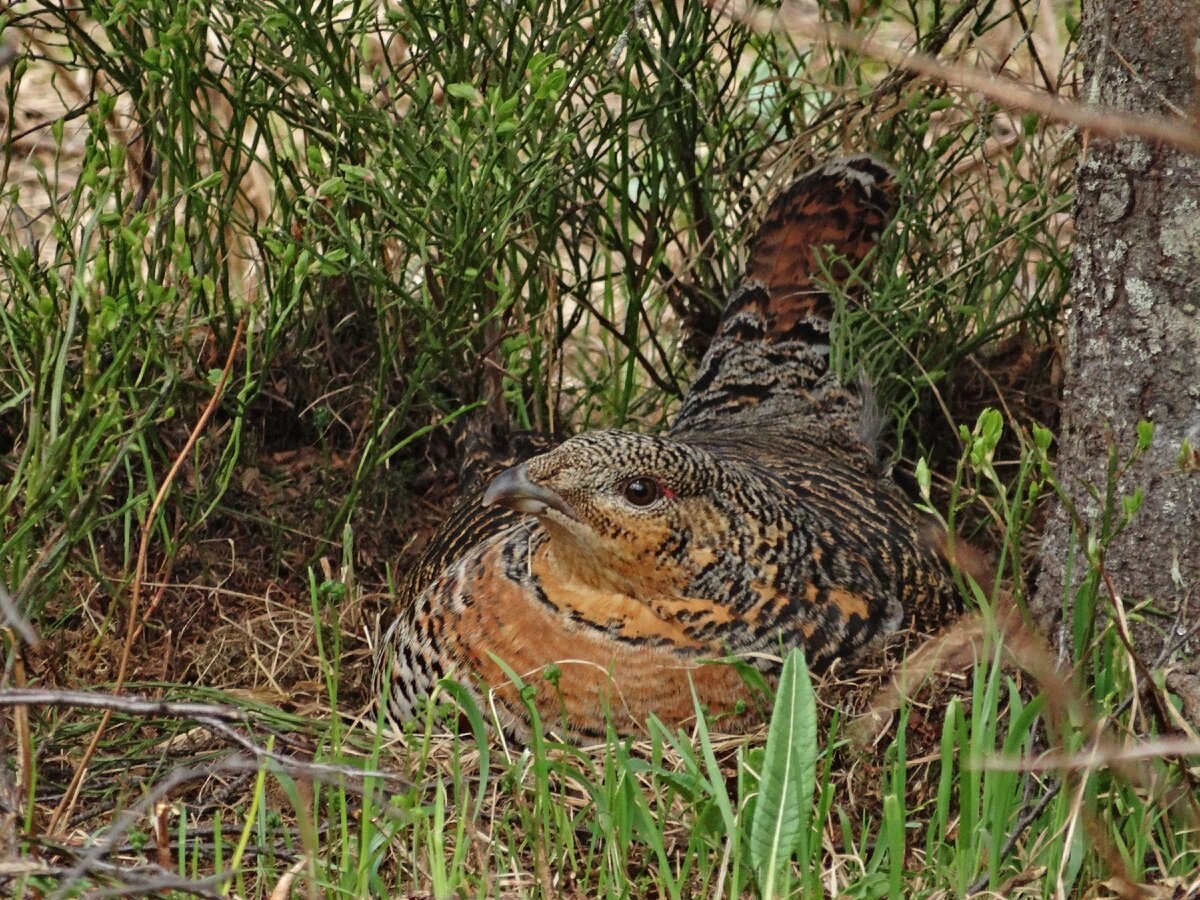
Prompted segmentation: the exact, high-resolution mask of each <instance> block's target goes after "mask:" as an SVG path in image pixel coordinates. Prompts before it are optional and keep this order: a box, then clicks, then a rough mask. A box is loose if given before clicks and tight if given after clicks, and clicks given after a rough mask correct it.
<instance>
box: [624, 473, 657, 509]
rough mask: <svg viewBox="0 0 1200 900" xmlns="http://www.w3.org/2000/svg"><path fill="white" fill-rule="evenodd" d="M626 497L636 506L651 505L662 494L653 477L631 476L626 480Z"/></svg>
mask: <svg viewBox="0 0 1200 900" xmlns="http://www.w3.org/2000/svg"><path fill="white" fill-rule="evenodd" d="M624 494H625V499H626V500H628V501H629V502H630V503H632V504H633V505H634V506H649V505H650V504H651V503H653V502H654V501H655V500H657V499H658V498H659V496H660V495H661V494H662V490H661V489H660V488H659V486H658V482H657V481H655V480H654V479H653V478H630V479H629V480H628V481H627V482H625V488H624Z"/></svg>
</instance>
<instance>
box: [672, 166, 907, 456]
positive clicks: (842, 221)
mask: <svg viewBox="0 0 1200 900" xmlns="http://www.w3.org/2000/svg"><path fill="white" fill-rule="evenodd" d="M894 188H895V182H894V178H893V174H892V172H891V170H890V169H888V168H887V167H886V166H884V165H882V164H881V163H879V162H877V161H875V160H874V159H872V158H871V157H869V156H865V155H864V156H852V157H847V158H841V159H834V160H830V161H828V162H825V163H823V164H822V165H820V166H818V167H817V168H815V169H812V170H811V171H809V172H807V173H805V174H804V175H802V176H800V178H798V179H797V180H796V181H795V182H793V183H792V185H791V186H790V187H788V188H787V189H786V190H785V191H784V192H783V193H782V194H780V195H779V196H778V197H777V198H776V199H775V200H774V202H773V203H772V204H771V206H770V208H769V209H768V210H767V214H766V217H765V218H764V219H763V223H762V225H761V226H760V227H759V230H758V233H757V235H756V236H755V238H754V240H753V242H752V244H751V250H750V258H749V260H748V262H747V263H746V273H745V275H744V276H743V278H742V281H741V284H740V285H739V286H738V288H737V289H736V290H735V291H734V292H733V294H732V295H731V297H730V298H729V302H728V304H727V306H726V308H725V313H724V315H723V316H722V318H721V324H720V326H719V328H718V330H717V334H716V336H715V337H714V338H713V342H712V344H711V345H710V347H709V350H708V352H707V353H706V354H705V356H704V359H703V360H702V361H701V363H700V368H699V371H698V372H697V375H696V378H695V380H694V381H693V383H692V386H691V389H690V390H689V391H688V394H687V396H686V397H685V398H684V401H683V405H682V407H681V409H680V412H679V416H678V418H677V419H676V422H675V425H674V427H673V428H672V431H673V432H674V433H682V432H687V431H690V430H694V429H698V428H699V429H712V428H719V427H725V426H731V425H734V424H738V423H743V424H744V423H746V422H753V421H762V420H764V419H771V420H777V419H778V418H779V417H781V416H782V417H787V418H789V419H793V418H794V417H797V416H800V417H804V418H805V419H810V420H811V421H810V422H806V423H805V426H804V427H806V428H811V427H813V423H815V422H823V423H826V424H836V422H837V421H839V420H841V419H844V420H846V421H848V422H850V423H852V427H857V423H858V421H859V419H860V417H861V409H862V404H861V401H860V400H859V399H858V398H857V397H856V396H855V395H854V394H853V392H852V391H850V390H848V389H847V387H846V386H845V385H843V384H841V383H840V382H839V381H838V380H837V378H836V377H834V376H833V375H832V373H830V371H829V345H830V320H831V318H832V316H833V299H832V298H831V297H830V295H829V293H828V292H827V291H826V290H825V288H824V287H823V286H822V285H824V284H828V283H829V281H830V280H832V281H834V282H842V283H844V282H847V281H848V280H849V279H850V278H851V277H852V275H853V274H854V272H856V271H857V270H858V269H859V268H860V267H861V266H862V264H863V261H864V260H865V259H866V257H867V256H868V254H869V253H870V252H871V249H872V248H873V247H874V246H875V245H876V243H877V242H878V240H879V236H880V235H881V234H882V232H883V230H884V228H885V227H886V225H887V223H888V219H889V218H890V216H891V213H892V210H893V208H894V206H895V190H894ZM823 262H824V263H825V264H824V265H822V263H823ZM821 430H824V425H822V426H821ZM830 436H831V437H833V435H830ZM861 442H863V441H862V440H861V435H860V443H861Z"/></svg>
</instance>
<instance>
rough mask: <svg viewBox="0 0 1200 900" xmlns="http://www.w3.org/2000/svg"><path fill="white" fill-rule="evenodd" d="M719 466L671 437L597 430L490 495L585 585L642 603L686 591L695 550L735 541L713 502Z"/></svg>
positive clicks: (507, 474) (538, 460) (504, 476)
mask: <svg viewBox="0 0 1200 900" xmlns="http://www.w3.org/2000/svg"><path fill="white" fill-rule="evenodd" d="M720 472H721V468H720V466H718V465H716V464H715V460H714V459H713V457H711V456H710V455H709V454H708V453H707V452H705V451H704V450H700V449H697V448H694V447H689V446H687V445H684V444H681V443H679V442H677V441H672V440H670V439H669V438H662V437H656V436H652V435H641V434H633V433H630V432H623V431H600V432H592V433H589V434H584V435H580V436H578V437H575V438H571V439H570V440H568V441H566V442H565V443H563V444H561V445H560V446H558V447H556V448H555V449H554V450H551V451H550V452H549V453H545V454H542V455H541V456H536V457H534V458H533V459H531V460H529V461H528V462H525V463H522V464H521V465H519V466H514V467H513V468H510V469H507V470H505V471H504V472H502V473H501V474H500V475H498V476H496V478H495V479H494V480H493V481H492V483H491V485H490V486H489V487H488V489H487V492H486V493H485V494H484V496H483V503H484V505H485V506H492V505H496V506H503V507H506V508H508V509H511V510H514V511H515V512H519V513H524V514H526V515H531V516H536V517H537V518H538V520H539V521H540V522H541V524H542V526H543V528H544V529H545V530H546V532H547V534H548V535H549V537H550V542H551V551H552V553H553V555H554V557H555V559H556V560H557V561H558V562H559V564H560V565H562V566H563V567H564V568H566V569H569V570H570V574H571V575H573V576H574V577H576V578H577V579H578V580H580V581H583V582H585V583H588V584H591V585H593V586H596V587H607V588H612V589H617V590H622V591H625V592H627V593H631V594H635V595H643V594H654V593H670V592H672V591H678V590H681V589H682V588H683V586H684V585H686V584H687V581H688V579H689V578H690V577H691V576H692V575H693V574H694V569H695V567H696V565H697V564H699V563H695V561H694V560H692V559H691V557H692V556H693V551H694V550H695V549H697V548H698V547H701V546H702V545H704V544H706V543H708V541H707V540H706V539H705V538H706V537H707V536H711V537H712V538H713V539H716V538H717V536H718V535H720V534H722V533H724V534H726V535H728V533H729V528H728V522H725V521H722V520H724V518H725V517H724V516H723V515H721V514H720V513H719V511H718V510H717V505H716V504H715V503H714V499H715V498H716V496H717V494H718V493H719V491H720V483H719V480H720Z"/></svg>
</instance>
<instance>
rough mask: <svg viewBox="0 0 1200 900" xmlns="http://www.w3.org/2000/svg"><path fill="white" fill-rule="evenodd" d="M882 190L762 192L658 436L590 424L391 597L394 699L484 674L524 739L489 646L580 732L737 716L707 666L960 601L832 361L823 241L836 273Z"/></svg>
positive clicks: (938, 611) (937, 611) (472, 507)
mask: <svg viewBox="0 0 1200 900" xmlns="http://www.w3.org/2000/svg"><path fill="white" fill-rule="evenodd" d="M891 185H892V178H891V173H890V172H889V171H888V170H887V169H886V168H884V167H883V166H881V165H880V164H879V163H877V162H875V161H874V160H872V159H870V158H869V157H865V156H860V157H854V158H849V159H842V160H834V161H831V162H828V163H826V164H824V165H822V166H820V167H818V168H816V169H814V170H813V171H811V172H809V173H807V174H805V175H803V176H802V177H801V178H800V179H798V180H797V181H796V182H795V183H794V184H793V185H792V186H791V187H790V188H788V189H787V190H786V191H785V192H784V193H783V194H782V195H781V196H780V197H779V198H777V199H776V200H775V202H774V203H773V204H772V206H771V207H770V209H769V211H768V213H767V215H766V217H765V219H764V222H763V224H762V226H761V228H760V230H759V232H758V235H757V236H756V238H755V241H754V244H753V246H752V250H751V254H750V259H749V262H748V263H747V267H746V275H745V277H744V279H743V281H742V283H741V285H740V286H739V287H738V288H737V289H736V290H735V291H734V293H733V295H732V296H731V298H730V300H729V303H728V306H727V308H726V312H725V315H724V317H723V319H722V321H721V325H720V328H719V330H718V333H717V335H716V337H715V338H714V340H713V342H712V345H711V347H710V348H709V350H708V352H707V354H706V355H705V357H704V359H703V360H702V362H701V364H700V367H699V370H698V372H697V375H696V378H695V380H694V382H693V385H692V387H691V390H690V391H689V393H688V395H687V397H686V398H685V399H684V402H683V405H682V407H681V410H680V413H679V416H678V418H677V420H676V421H675V423H674V425H673V426H672V427H671V429H670V430H669V432H668V433H667V434H666V435H662V436H655V435H642V434H634V433H631V432H624V431H599V432H593V433H588V434H583V435H580V436H577V437H574V438H571V439H569V440H567V441H565V442H563V443H562V444H561V445H559V446H557V447H554V448H553V449H548V450H546V452H541V453H539V454H538V455H533V456H532V457H531V458H529V459H527V460H526V461H525V462H522V463H520V464H518V465H516V466H514V467H512V468H509V469H506V470H505V471H503V472H501V473H499V474H497V475H496V476H495V477H494V478H492V479H491V481H490V483H488V482H486V479H484V480H482V481H481V483H480V484H478V485H477V486H475V487H473V488H471V489H469V490H468V491H467V492H466V494H465V495H464V496H463V498H462V499H461V500H460V502H459V503H458V505H457V506H456V508H455V510H454V511H453V512H452V513H451V515H450V516H449V518H448V519H447V521H446V523H445V525H444V526H443V528H442V529H441V530H440V531H439V533H438V535H437V536H436V537H435V538H434V540H433V542H432V544H431V546H430V548H429V550H428V551H427V552H426V554H425V557H424V558H423V559H422V561H421V562H420V563H419V564H418V565H417V566H416V567H415V568H414V570H413V572H412V573H410V576H409V577H408V579H407V580H406V581H405V583H404V586H403V588H402V590H401V592H400V596H399V597H398V598H397V616H396V620H395V622H394V623H392V626H391V628H390V629H389V631H388V634H387V635H386V637H385V639H384V641H383V642H382V647H383V650H384V653H383V654H381V657H380V660H379V661H378V663H377V666H378V671H379V688H380V691H381V697H382V699H383V701H384V702H385V703H386V704H387V708H388V711H389V714H391V715H393V716H395V717H397V718H405V717H408V716H410V715H411V714H412V713H413V711H414V709H415V706H416V704H417V703H418V702H419V701H420V698H421V697H422V696H423V695H425V694H426V693H427V692H428V691H429V690H431V688H432V687H433V685H434V684H435V683H436V681H437V679H439V678H440V677H442V676H444V675H455V676H456V677H458V678H459V679H460V680H462V681H463V682H464V683H465V684H467V685H468V687H470V688H471V689H473V690H476V691H478V692H479V694H478V696H479V697H480V698H481V699H482V696H483V692H484V691H485V690H486V689H492V690H494V691H495V701H496V703H497V707H498V708H499V709H500V710H501V714H502V717H503V720H504V724H505V726H506V728H508V729H509V730H511V731H512V732H513V733H515V734H517V735H518V736H519V735H521V734H522V733H524V730H525V728H526V724H527V714H526V711H525V708H524V706H523V704H522V702H521V700H520V698H518V697H517V696H516V693H515V691H514V689H513V688H512V686H511V684H510V682H509V679H508V678H507V676H506V675H505V674H504V671H503V669H502V668H501V666H500V665H499V664H498V662H497V659H499V660H503V661H504V662H505V663H507V664H508V665H509V666H510V667H511V668H512V669H513V670H514V671H516V672H517V673H518V674H520V675H521V676H522V677H523V678H524V679H525V680H526V681H527V682H528V683H529V684H531V685H533V686H535V688H536V691H537V698H536V703H537V706H538V709H539V712H540V713H541V715H542V716H543V718H544V719H545V721H546V722H547V724H548V725H549V726H550V727H552V728H554V729H556V730H558V731H560V733H562V734H563V735H564V736H565V737H567V738H569V739H572V740H576V741H583V740H588V739H592V738H597V737H600V736H602V735H603V734H604V731H605V727H606V722H607V721H609V717H611V721H612V722H613V723H614V724H615V725H616V727H617V728H618V730H620V731H624V732H628V731H633V730H635V729H637V728H639V727H640V726H641V725H642V724H643V723H644V722H645V720H646V719H647V718H648V716H650V715H651V714H654V715H657V716H658V717H659V718H660V719H663V720H664V721H667V722H669V723H680V722H683V721H685V720H687V719H689V718H690V717H692V716H693V715H694V708H695V707H694V701H693V698H692V690H693V688H694V690H695V692H696V696H697V697H699V699H700V700H701V702H702V703H703V704H704V705H705V706H706V707H707V708H708V709H709V711H710V712H712V713H714V714H717V715H720V716H722V717H724V718H723V722H724V725H725V726H726V727H731V728H739V727H744V726H747V725H749V724H751V723H752V722H754V721H757V720H758V718H759V716H760V714H761V710H760V709H758V708H757V707H756V706H755V705H754V698H753V697H751V696H750V694H749V693H748V691H747V689H746V687H745V684H744V679H743V678H742V677H741V675H740V674H739V673H738V672H737V671H736V669H735V668H733V667H731V666H722V665H716V666H714V665H707V664H706V661H708V660H713V659H719V658H721V657H723V656H726V655H730V654H732V655H736V656H741V657H743V658H745V659H747V660H749V661H750V662H751V663H752V664H753V665H755V666H757V667H759V668H760V669H762V670H763V671H764V672H767V673H768V674H770V673H771V672H772V671H773V665H774V663H773V662H772V659H773V658H774V657H776V656H777V655H778V654H779V653H780V652H781V651H783V650H786V649H787V648H789V647H791V646H796V645H801V646H803V647H804V648H805V650H806V653H807V655H808V658H809V661H810V663H811V664H813V665H815V666H818V667H819V666H824V665H828V664H829V663H831V662H832V661H833V660H837V659H844V660H847V661H851V662H852V661H854V660H855V659H857V658H860V657H861V655H862V654H863V652H864V651H866V650H867V649H868V648H870V647H871V646H872V645H873V644H874V643H876V642H877V640H878V639H879V638H881V637H882V636H883V635H886V634H887V633H889V632H891V631H895V630H896V629H898V628H900V627H901V626H902V625H903V624H904V623H905V622H915V623H916V624H919V625H921V626H924V627H931V626H934V625H936V624H938V622H940V621H941V620H942V619H944V618H945V617H946V616H948V615H949V614H951V613H952V611H953V610H954V609H955V608H956V604H957V594H956V591H955V587H954V584H953V580H952V577H951V573H950V569H949V566H948V563H947V561H946V552H945V540H944V537H945V536H944V535H941V534H939V533H938V531H937V528H936V527H933V526H932V525H931V523H930V522H927V521H925V520H923V519H922V517H920V516H919V515H918V513H917V512H916V511H915V510H914V509H913V508H912V505H911V502H910V501H909V500H908V498H907V497H905V496H904V495H903V493H902V492H901V491H900V490H899V489H898V487H897V486H896V485H895V484H894V483H893V482H892V481H891V480H890V479H889V478H887V477H886V476H884V475H882V474H880V473H879V472H878V470H877V467H876V447H875V445H874V435H873V434H870V433H864V427H863V422H864V421H865V420H870V418H871V416H870V410H869V409H867V410H865V411H864V404H863V401H862V399H861V398H860V397H859V396H858V395H856V394H855V393H854V392H853V391H852V390H850V389H849V388H848V387H847V386H846V385H843V384H842V383H841V382H840V381H838V379H837V378H836V377H835V376H834V374H833V373H832V372H831V371H830V369H829V328H830V320H831V316H832V312H833V309H832V302H831V300H830V298H829V296H828V295H827V294H826V293H825V292H824V291H823V290H821V289H820V287H819V286H818V279H817V274H818V269H817V249H818V248H820V247H823V246H826V245H831V246H832V248H833V250H834V251H835V253H836V254H838V255H839V262H837V264H836V265H834V267H833V268H832V269H831V272H830V274H831V275H832V276H833V277H835V278H846V277H847V276H848V274H849V272H850V268H851V267H856V266H858V265H860V264H861V263H862V262H863V260H864V259H865V258H866V256H867V255H868V253H869V252H870V250H871V248H872V247H873V246H874V245H875V242H876V240H877V239H878V237H879V234H880V232H881V231H882V230H883V228H884V227H885V226H886V223H887V219H888V216H889V215H890V212H891V209H892V207H893V197H892V194H891ZM869 430H870V429H867V431H869ZM538 449H543V448H541V447H539V448H538ZM551 665H553V666H555V667H557V672H558V674H557V676H556V677H555V678H554V679H553V680H547V679H546V678H544V677H543V676H544V675H545V673H546V672H547V670H548V668H549V667H550V666H551Z"/></svg>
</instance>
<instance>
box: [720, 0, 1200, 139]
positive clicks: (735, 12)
mask: <svg viewBox="0 0 1200 900" xmlns="http://www.w3.org/2000/svg"><path fill="white" fill-rule="evenodd" d="M710 3H712V5H713V6H714V7H715V8H717V9H718V11H720V12H723V13H724V14H725V15H728V16H729V17H731V18H733V19H736V20H738V21H740V22H742V23H743V24H745V25H747V26H748V27H750V28H752V29H754V30H755V31H757V32H759V33H762V34H767V33H771V32H780V31H782V32H786V33H787V34H789V35H791V36H793V37H798V38H801V39H807V40H809V41H814V42H815V41H822V42H830V43H833V44H836V45H838V46H839V47H842V48H844V49H846V50H853V51H855V52H856V53H861V54H862V55H863V56H869V57H873V58H874V59H879V60H882V61H884V62H886V63H888V64H889V65H892V66H895V67H896V68H897V69H903V70H906V71H909V72H913V73H915V74H917V75H922V76H924V77H926V78H928V79H930V80H931V81H939V82H942V83H943V84H946V85H950V86H953V87H960V88H964V89H966V90H969V91H976V92H978V93H980V94H983V95H984V96H985V97H988V98H989V99H991V100H994V101H995V102H996V103H998V104H1000V105H1001V106H1003V107H1005V108H1007V109H1011V110H1017V111H1021V112H1031V113H1035V114H1036V115H1038V116H1041V117H1042V118H1043V119H1048V120H1050V121H1052V122H1063V123H1065V124H1068V125H1075V126H1077V127H1079V128H1082V129H1084V130H1085V131H1089V132H1091V133H1092V134H1094V135H1103V136H1104V137H1108V138H1121V137H1129V136H1131V135H1136V136H1137V137H1143V138H1146V139H1148V140H1152V141H1157V142H1160V143H1164V144H1171V145H1173V146H1175V147H1179V148H1180V149H1183V150H1193V151H1200V130H1198V129H1196V128H1195V127H1193V126H1192V125H1190V124H1188V123H1187V122H1186V121H1179V120H1174V119H1168V118H1164V117H1160V116H1142V115H1135V114H1131V113H1128V112H1125V111H1123V110H1120V109H1115V108H1112V107H1101V106H1090V105H1087V104H1083V103H1073V102H1071V101H1069V100H1063V99H1060V98H1059V97H1056V96H1054V95H1052V94H1048V93H1046V92H1044V91H1039V90H1034V89H1033V88H1029V87H1026V86H1024V85H1021V84H1017V83H1016V82H1014V81H1008V80H1005V79H1003V78H999V77H997V76H995V75H993V74H991V73H990V72H985V71H982V70H980V69H978V68H975V67H973V66H964V65H957V64H954V63H947V62H943V61H942V60H940V59H938V58H936V57H933V56H929V55H928V54H925V53H922V52H920V51H919V50H911V49H909V50H906V49H904V48H902V47H898V46H896V45H894V44H890V43H888V42H886V41H882V40H879V39H878V38H874V37H869V36H866V35H863V34H860V33H858V32H856V31H852V30H850V29H849V28H844V27H842V26H840V25H833V24H830V23H828V22H822V21H821V20H820V19H819V18H818V17H817V16H816V15H815V14H813V13H807V12H804V11H802V10H801V9H800V8H799V7H798V6H797V5H796V4H795V3H791V2H787V3H784V4H783V6H782V7H780V9H779V10H778V11H776V10H773V9H767V8H765V7H762V6H760V5H758V4H757V3H751V2H748V0H728V2H725V0H720V2H719V3H718V2H715V0H710Z"/></svg>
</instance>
